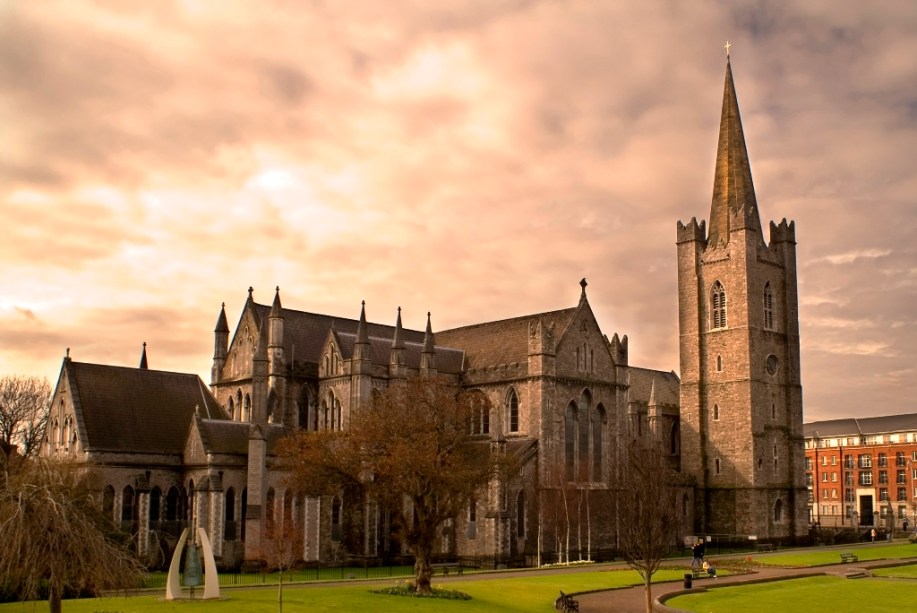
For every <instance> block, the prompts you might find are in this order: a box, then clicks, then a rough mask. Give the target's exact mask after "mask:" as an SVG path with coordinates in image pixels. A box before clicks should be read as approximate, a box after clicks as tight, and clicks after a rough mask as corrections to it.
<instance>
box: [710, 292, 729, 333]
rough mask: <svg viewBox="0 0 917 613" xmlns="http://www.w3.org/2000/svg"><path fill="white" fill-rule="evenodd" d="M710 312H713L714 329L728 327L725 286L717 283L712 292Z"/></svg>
mask: <svg viewBox="0 0 917 613" xmlns="http://www.w3.org/2000/svg"><path fill="white" fill-rule="evenodd" d="M710 310H711V312H712V315H713V317H712V320H711V321H712V323H713V329H714V330H716V329H719V328H725V327H726V290H725V289H724V288H723V284H722V283H720V282H719V281H717V282H716V283H714V284H713V289H711V290H710Z"/></svg>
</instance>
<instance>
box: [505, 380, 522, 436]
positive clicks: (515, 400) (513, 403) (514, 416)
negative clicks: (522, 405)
mask: <svg viewBox="0 0 917 613" xmlns="http://www.w3.org/2000/svg"><path fill="white" fill-rule="evenodd" d="M506 404H507V407H508V408H509V431H510V432H519V396H517V395H516V390H514V389H513V388H510V390H509V397H508V398H507V401H506Z"/></svg>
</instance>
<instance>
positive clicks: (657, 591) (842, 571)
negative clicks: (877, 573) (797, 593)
mask: <svg viewBox="0 0 917 613" xmlns="http://www.w3.org/2000/svg"><path fill="white" fill-rule="evenodd" d="M900 562H901V560H896V561H895V562H894V563H892V564H890V563H889V560H876V561H873V562H866V563H860V562H858V563H854V564H828V565H825V566H810V567H807V568H769V567H760V568H758V569H756V570H755V571H754V572H752V573H749V574H744V575H727V576H725V577H718V578H716V579H713V578H703V579H695V580H694V582H693V589H692V590H685V589H684V585H683V582H682V581H669V582H665V583H654V584H653V599H654V601H655V602H654V603H653V610H654V611H658V612H660V613H666V612H668V613H674V612H677V611H682V609H675V608H672V607H667V606H665V605H663V604H660V599H661V597H663V596H674V595H676V594H679V593H686V592H690V591H694V590H697V589H703V588H708V587H720V586H724V585H742V584H750V583H761V582H763V581H778V580H781V579H799V578H802V577H811V576H814V575H840V576H844V575H847V574H848V573H855V572H857V571H862V570H863V569H870V568H878V567H882V566H894V565H896V564H900ZM575 598H576V599H577V600H578V601H579V610H580V613H611V612H613V613H645V612H646V597H645V595H644V591H643V586H638V587H630V588H620V589H615V590H607V591H602V592H588V593H584V594H576V595H575Z"/></svg>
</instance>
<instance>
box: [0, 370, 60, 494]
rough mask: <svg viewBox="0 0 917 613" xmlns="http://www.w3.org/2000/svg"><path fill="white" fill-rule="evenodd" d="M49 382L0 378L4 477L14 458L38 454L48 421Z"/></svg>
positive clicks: (0, 427)
mask: <svg viewBox="0 0 917 613" xmlns="http://www.w3.org/2000/svg"><path fill="white" fill-rule="evenodd" d="M50 399H51V386H50V385H49V384H48V380H47V379H39V378H38V377H21V376H6V377H2V378H0V452H2V455H0V461H2V462H3V475H2V478H3V479H4V480H5V479H8V478H9V474H10V472H11V468H12V463H13V462H14V459H19V460H22V459H25V458H29V457H33V456H35V455H37V454H38V450H39V448H40V446H41V440H42V437H43V436H44V434H45V426H46V425H47V423H48V411H49V401H50Z"/></svg>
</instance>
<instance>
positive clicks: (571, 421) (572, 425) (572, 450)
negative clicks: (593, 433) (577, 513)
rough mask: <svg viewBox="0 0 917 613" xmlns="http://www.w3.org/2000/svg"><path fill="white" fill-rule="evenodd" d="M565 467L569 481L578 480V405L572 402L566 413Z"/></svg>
mask: <svg viewBox="0 0 917 613" xmlns="http://www.w3.org/2000/svg"><path fill="white" fill-rule="evenodd" d="M564 467H565V472H566V475H567V481H573V480H575V479H576V403H575V402H573V401H570V404H568V405H567V411H566V412H565V413H564Z"/></svg>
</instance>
